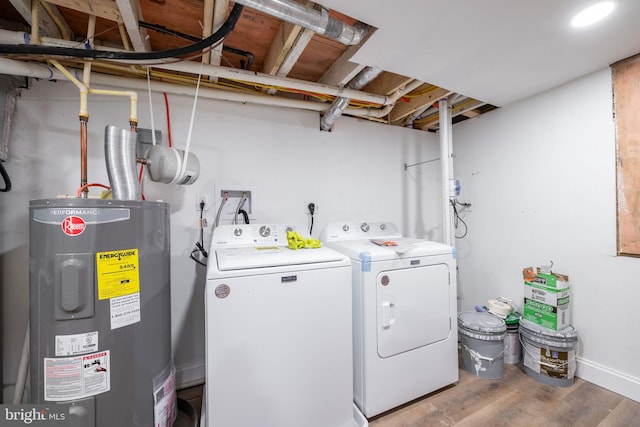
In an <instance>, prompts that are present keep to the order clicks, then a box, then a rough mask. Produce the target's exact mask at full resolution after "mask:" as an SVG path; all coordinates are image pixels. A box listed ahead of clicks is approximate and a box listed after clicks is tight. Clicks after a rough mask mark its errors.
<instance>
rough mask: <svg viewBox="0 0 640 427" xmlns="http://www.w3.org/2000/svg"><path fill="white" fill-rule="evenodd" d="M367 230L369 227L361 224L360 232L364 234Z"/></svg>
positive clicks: (364, 223)
mask: <svg viewBox="0 0 640 427" xmlns="http://www.w3.org/2000/svg"><path fill="white" fill-rule="evenodd" d="M369 228H370V227H369V224H367V223H366V222H363V223H362V224H361V225H360V230H362V231H364V232H365V233H366V232H367V231H369Z"/></svg>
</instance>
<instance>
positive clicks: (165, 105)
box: [162, 92, 173, 147]
mask: <svg viewBox="0 0 640 427" xmlns="http://www.w3.org/2000/svg"><path fill="white" fill-rule="evenodd" d="M162 94H163V95H164V109H165V111H166V112H167V138H168V139H169V147H173V140H172V139H171V112H170V111H169V98H167V92H162Z"/></svg>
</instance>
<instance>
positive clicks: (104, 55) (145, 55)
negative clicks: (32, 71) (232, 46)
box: [0, 3, 243, 61]
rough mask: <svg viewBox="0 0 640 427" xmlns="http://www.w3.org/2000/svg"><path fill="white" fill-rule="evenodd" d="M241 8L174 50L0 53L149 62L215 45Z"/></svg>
mask: <svg viewBox="0 0 640 427" xmlns="http://www.w3.org/2000/svg"><path fill="white" fill-rule="evenodd" d="M242 8H243V6H242V5H241V4H239V3H236V4H235V5H234V6H233V9H231V13H230V14H229V17H228V18H227V20H226V21H225V22H224V24H222V26H221V27H220V28H218V31H216V32H215V33H213V34H211V35H210V36H209V37H207V38H206V39H202V40H200V41H198V42H196V43H193V44H191V45H188V46H184V47H181V48H176V49H168V50H159V51H155V52H109V51H105V50H85V49H75V48H68V47H53V46H29V45H7V44H3V45H0V53H6V54H20V55H58V56H71V57H74V58H101V59H123V60H129V61H149V60H156V59H165V58H172V57H178V56H183V55H188V54H190V53H194V52H197V51H199V50H202V49H205V48H207V47H209V46H212V45H215V44H216V43H218V42H219V41H220V40H222V39H223V38H224V37H226V36H227V35H228V34H229V33H230V32H231V31H233V28H234V27H235V25H236V22H238V18H240V13H241V12H242Z"/></svg>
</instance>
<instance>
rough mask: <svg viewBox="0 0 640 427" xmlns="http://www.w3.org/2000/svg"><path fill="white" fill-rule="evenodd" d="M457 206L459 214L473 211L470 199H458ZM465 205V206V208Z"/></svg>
mask: <svg viewBox="0 0 640 427" xmlns="http://www.w3.org/2000/svg"><path fill="white" fill-rule="evenodd" d="M457 200H458V205H457V206H456V209H458V211H459V212H472V211H473V200H472V199H465V198H458V199H457ZM465 205H467V206H465Z"/></svg>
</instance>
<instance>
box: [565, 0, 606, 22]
mask: <svg viewBox="0 0 640 427" xmlns="http://www.w3.org/2000/svg"><path fill="white" fill-rule="evenodd" d="M616 3H617V2H616V1H601V2H599V3H596V4H594V5H591V6H589V7H587V8H586V9H584V10H582V11H581V12H578V13H577V14H576V15H575V16H574V17H573V19H572V20H571V25H573V26H574V27H576V28H582V27H587V26H589V25H592V24H595V23H596V22H598V21H601V20H602V19H604V18H606V17H607V16H609V14H610V13H611V12H613V9H615V7H616Z"/></svg>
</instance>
